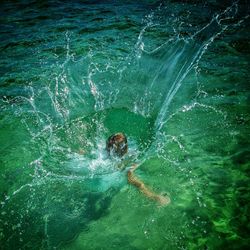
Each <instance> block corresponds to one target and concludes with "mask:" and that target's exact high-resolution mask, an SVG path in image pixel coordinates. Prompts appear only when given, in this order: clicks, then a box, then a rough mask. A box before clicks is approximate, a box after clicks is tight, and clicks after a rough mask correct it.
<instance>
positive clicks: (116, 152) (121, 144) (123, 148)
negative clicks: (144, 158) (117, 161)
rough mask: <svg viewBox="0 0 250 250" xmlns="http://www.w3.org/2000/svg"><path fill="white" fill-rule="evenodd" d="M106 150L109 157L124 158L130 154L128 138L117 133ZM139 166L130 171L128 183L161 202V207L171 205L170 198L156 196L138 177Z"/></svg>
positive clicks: (133, 166) (109, 139)
mask: <svg viewBox="0 0 250 250" xmlns="http://www.w3.org/2000/svg"><path fill="white" fill-rule="evenodd" d="M106 149H107V151H108V153H109V155H112V156H118V157H122V156H124V155H125V154H126V153H127V152H128V144H127V138H126V136H125V135H124V134H123V133H117V134H114V135H111V136H110V137H109V138H108V140H107V144H106ZM137 167H138V165H136V164H133V165H132V166H131V168H130V169H129V170H128V174H127V177H128V182H129V183H130V184H132V185H134V186H135V187H137V188H138V189H139V190H140V192H142V193H143V194H144V195H145V196H147V197H148V198H150V199H152V200H155V201H157V202H159V203H160V204H161V205H168V204H169V203H170V198H169V197H168V196H163V195H159V194H156V193H155V192H153V191H152V190H150V189H149V188H148V187H147V186H146V185H145V184H144V183H143V182H142V181H141V180H140V179H138V178H137V177H136V175H135V174H134V171H135V170H136V168H137Z"/></svg>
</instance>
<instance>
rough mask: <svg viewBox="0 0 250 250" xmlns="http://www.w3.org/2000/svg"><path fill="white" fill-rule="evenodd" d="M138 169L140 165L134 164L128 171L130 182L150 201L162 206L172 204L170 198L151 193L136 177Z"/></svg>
mask: <svg viewBox="0 0 250 250" xmlns="http://www.w3.org/2000/svg"><path fill="white" fill-rule="evenodd" d="M136 168H138V165H135V164H134V165H132V167H131V169H130V170H129V171H128V182H129V183H130V184H132V185H134V186H135V187H137V188H138V189H139V190H140V191H141V192H142V193H143V194H144V195H146V196H147V197H148V198H149V199H152V200H155V201H157V202H159V203H160V204H161V205H168V204H169V203H170V198H169V197H167V196H162V195H159V194H156V193H155V192H153V191H151V190H150V189H149V188H148V187H147V186H146V185H145V184H144V183H143V182H142V181H141V180H140V179H138V178H137V177H136V176H135V174H134V171H135V170H136Z"/></svg>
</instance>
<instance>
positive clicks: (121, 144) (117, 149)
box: [107, 133, 128, 157]
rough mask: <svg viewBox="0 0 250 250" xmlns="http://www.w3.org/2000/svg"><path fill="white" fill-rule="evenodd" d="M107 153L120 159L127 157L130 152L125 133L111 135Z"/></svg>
mask: <svg viewBox="0 0 250 250" xmlns="http://www.w3.org/2000/svg"><path fill="white" fill-rule="evenodd" d="M107 151H108V153H109V154H114V155H116V156H119V157H122V156H123V155H125V154H126V153H127V152H128V143H127V138H126V136H125V135H124V134H123V133H117V134H114V135H111V136H110V137H109V138H108V140H107Z"/></svg>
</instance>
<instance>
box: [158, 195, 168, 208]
mask: <svg viewBox="0 0 250 250" xmlns="http://www.w3.org/2000/svg"><path fill="white" fill-rule="evenodd" d="M155 200H156V201H158V202H159V204H160V205H161V206H167V205H169V203H170V202H171V201H170V198H169V197H168V196H163V195H156V196H155Z"/></svg>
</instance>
